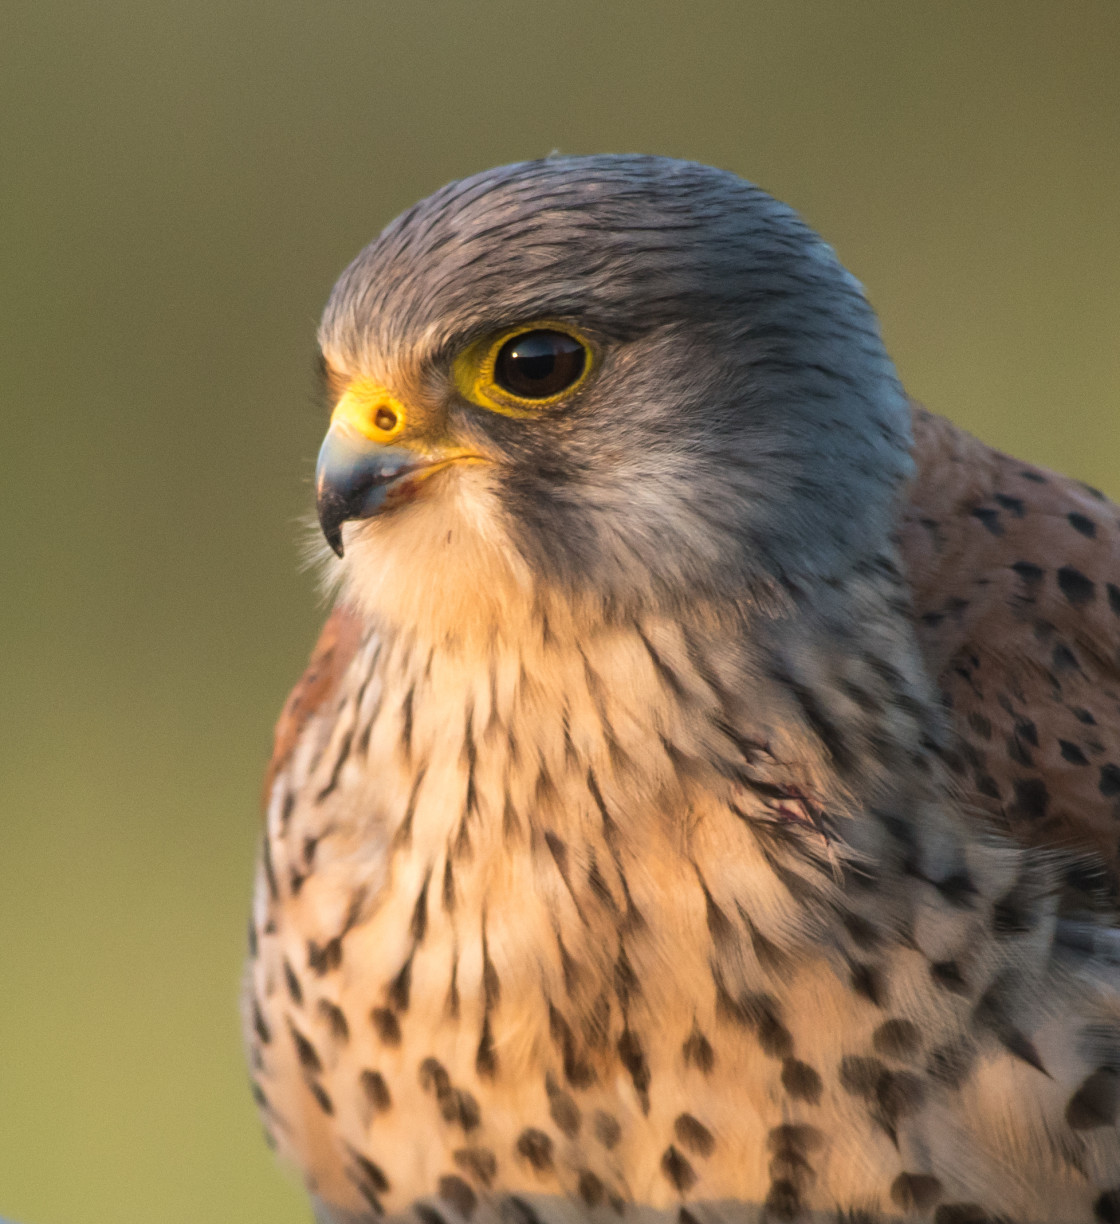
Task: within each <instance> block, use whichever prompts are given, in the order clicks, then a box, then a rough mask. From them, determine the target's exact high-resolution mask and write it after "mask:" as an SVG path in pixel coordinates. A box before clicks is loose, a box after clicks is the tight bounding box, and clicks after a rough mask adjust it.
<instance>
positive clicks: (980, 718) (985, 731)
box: [968, 712, 992, 740]
mask: <svg viewBox="0 0 1120 1224" xmlns="http://www.w3.org/2000/svg"><path fill="white" fill-rule="evenodd" d="M968 725H969V727H970V728H971V729H972V730H973V731H974V732H975V734H977V735H978V736H979V737H980V738H981V739H982V740H990V739H991V738H992V723H991V719H988V718H985V717H984V715H983V714H978V713H975V712H973V713H972V714H969V716H968Z"/></svg>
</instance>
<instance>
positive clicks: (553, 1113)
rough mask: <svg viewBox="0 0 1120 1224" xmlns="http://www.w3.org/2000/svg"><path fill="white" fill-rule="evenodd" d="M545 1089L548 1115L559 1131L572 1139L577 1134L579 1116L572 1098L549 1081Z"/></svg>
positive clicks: (577, 1107)
mask: <svg viewBox="0 0 1120 1224" xmlns="http://www.w3.org/2000/svg"><path fill="white" fill-rule="evenodd" d="M545 1087H546V1089H547V1091H548V1113H549V1116H550V1117H551V1118H552V1120H553V1122H555V1123H556V1125H557V1126H558V1127H559V1129H560V1131H561V1132H562V1133H563V1134H565V1135H567V1136H568V1138H569V1139H574V1138H575V1136H576V1135H577V1134H579V1127H580V1121H581V1120H582V1115H581V1114H580V1109H579V1106H578V1105H577V1104H576V1103H575V1099H574V1097H572V1095H571V1094H570V1093H568V1092H565V1091H564V1090H563V1088H559V1087H557V1086H556V1085H555V1084H553V1083H552V1082H551V1080H550V1081H546V1084H545Z"/></svg>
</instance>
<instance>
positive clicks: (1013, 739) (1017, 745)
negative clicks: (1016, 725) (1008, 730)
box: [1007, 735, 1034, 767]
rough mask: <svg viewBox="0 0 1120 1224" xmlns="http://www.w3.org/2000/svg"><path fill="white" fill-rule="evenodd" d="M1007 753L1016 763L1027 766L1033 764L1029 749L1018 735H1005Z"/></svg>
mask: <svg viewBox="0 0 1120 1224" xmlns="http://www.w3.org/2000/svg"><path fill="white" fill-rule="evenodd" d="M1007 755H1008V756H1009V757H1010V758H1011V759H1012V760H1013V761H1014V762H1015V764H1016V765H1022V766H1024V767H1029V766H1031V765H1033V764H1034V757H1032V756H1031V753H1030V749H1029V748H1027V746H1026V744H1024V743H1023V740H1022V739H1021V738H1020V736H1018V735H1009V736H1008V737H1007Z"/></svg>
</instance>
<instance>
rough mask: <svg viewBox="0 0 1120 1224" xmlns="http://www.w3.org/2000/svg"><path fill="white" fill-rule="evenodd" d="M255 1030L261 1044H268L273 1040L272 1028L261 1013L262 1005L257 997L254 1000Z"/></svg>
mask: <svg viewBox="0 0 1120 1224" xmlns="http://www.w3.org/2000/svg"><path fill="white" fill-rule="evenodd" d="M253 1032H254V1033H256V1035H257V1040H258V1041H259V1042H260V1043H261V1045H268V1044H269V1043H270V1042H271V1041H272V1030H271V1029H270V1028H269V1027H268V1025H267V1024H266V1023H265V1018H264V1016H262V1015H261V1009H260V1005H259V1004H258V1003H257V1001H256V999H254V1000H253Z"/></svg>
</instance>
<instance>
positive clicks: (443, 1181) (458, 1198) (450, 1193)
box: [439, 1173, 478, 1219]
mask: <svg viewBox="0 0 1120 1224" xmlns="http://www.w3.org/2000/svg"><path fill="white" fill-rule="evenodd" d="M439 1196H440V1198H441V1199H443V1201H444V1202H445V1203H448V1204H450V1205H451V1206H452V1207H454V1208H455V1210H456V1211H457V1212H458V1213H459V1214H460V1215H461V1216H464V1217H465V1218H467V1219H469V1218H470V1216H471V1215H472V1214H473V1212H474V1209H475V1207H476V1205H477V1204H478V1199H477V1198H476V1197H475V1193H474V1191H473V1190H472V1189H471V1188H470V1186H468V1185H467V1183H466V1182H465V1181H464V1180H463V1179H462V1178H461V1177H456V1176H455V1174H453V1173H449V1174H448V1175H447V1176H446V1177H441V1178H440V1179H439Z"/></svg>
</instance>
